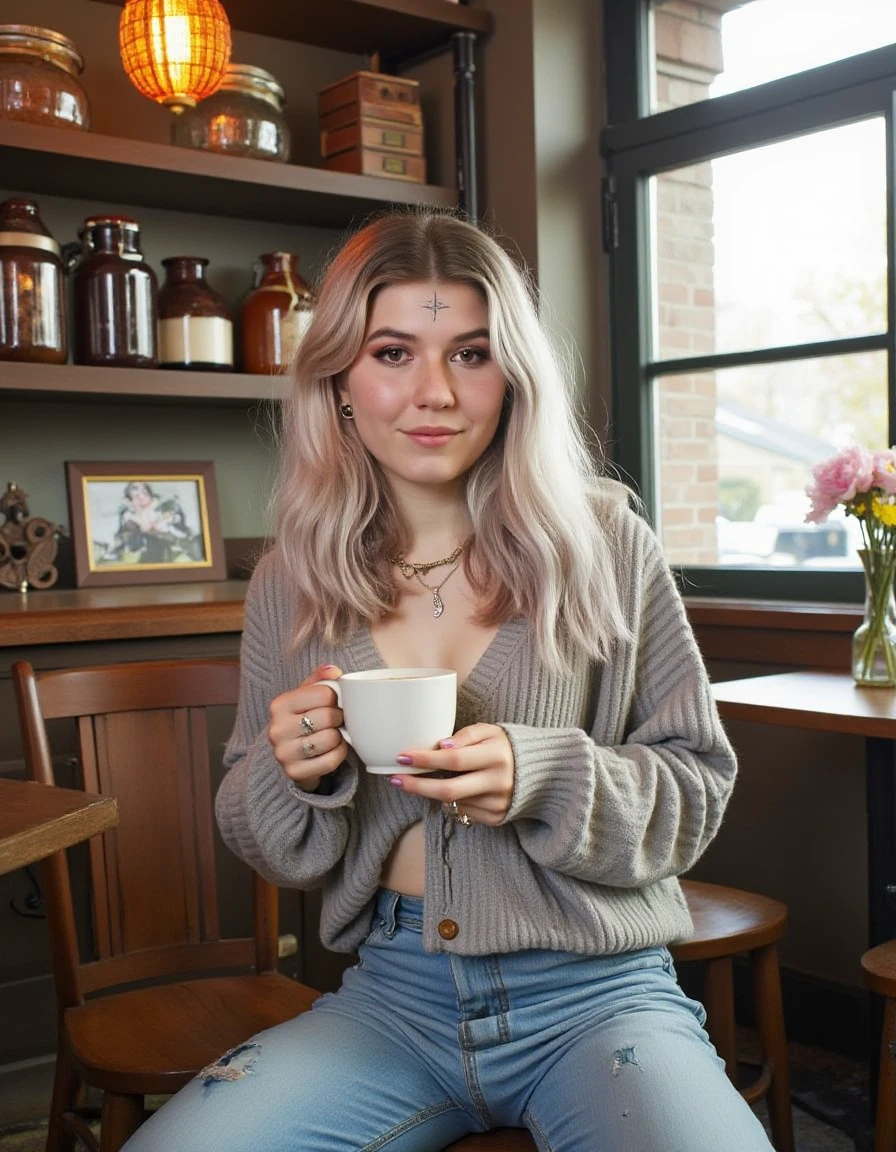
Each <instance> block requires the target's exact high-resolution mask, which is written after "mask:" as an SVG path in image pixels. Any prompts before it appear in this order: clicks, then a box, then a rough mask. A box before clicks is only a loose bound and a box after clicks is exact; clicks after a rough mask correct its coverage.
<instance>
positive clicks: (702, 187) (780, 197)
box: [651, 3, 896, 360]
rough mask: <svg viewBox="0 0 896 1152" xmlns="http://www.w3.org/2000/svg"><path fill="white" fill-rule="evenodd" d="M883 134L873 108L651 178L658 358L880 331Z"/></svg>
mask: <svg viewBox="0 0 896 1152" xmlns="http://www.w3.org/2000/svg"><path fill="white" fill-rule="evenodd" d="M894 9H896V3H894ZM885 143H886V142H885V127H884V120H883V117H875V118H874V119H870V120H863V121H860V122H858V123H855V124H849V125H846V126H845V127H841V128H831V129H828V130H826V131H823V132H814V133H812V134H810V135H806V136H800V137H797V138H795V139H793V140H787V141H783V142H781V143H777V144H770V145H766V146H764V147H761V148H753V149H750V150H749V151H745V152H737V153H734V154H733V155H731V156H722V157H718V158H716V159H714V160H712V161H707V162H705V163H703V164H698V165H694V166H692V167H688V168H678V169H675V170H673V171H670V172H665V173H663V174H662V175H660V176H656V177H654V178H653V180H652V188H651V197H652V206H653V220H654V237H655V243H654V259H653V278H652V283H653V293H654V307H653V315H654V326H655V328H654V346H655V348H656V358H657V359H660V360H665V359H674V358H678V357H681V356H691V355H701V354H706V353H711V352H738V351H744V350H745V349H750V348H769V347H775V346H778V345H784V344H802V343H808V342H811V341H815V340H833V339H837V338H842V337H848V336H866V335H872V334H877V333H881V332H884V331H886V267H887V243H886V163H885V157H886V146H885ZM833 157H836V162H833V161H832V158H833Z"/></svg>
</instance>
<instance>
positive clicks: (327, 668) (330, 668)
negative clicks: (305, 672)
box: [320, 664, 336, 672]
mask: <svg viewBox="0 0 896 1152" xmlns="http://www.w3.org/2000/svg"><path fill="white" fill-rule="evenodd" d="M320 670H321V672H335V671H336V665H335V664H321V666H320Z"/></svg>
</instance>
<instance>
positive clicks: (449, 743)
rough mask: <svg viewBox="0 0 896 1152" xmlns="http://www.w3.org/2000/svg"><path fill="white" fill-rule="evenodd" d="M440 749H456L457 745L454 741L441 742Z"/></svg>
mask: <svg viewBox="0 0 896 1152" xmlns="http://www.w3.org/2000/svg"><path fill="white" fill-rule="evenodd" d="M439 747H440V748H456V747H457V745H456V744H455V743H454V741H453V740H440V741H439Z"/></svg>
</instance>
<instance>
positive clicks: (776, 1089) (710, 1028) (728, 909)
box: [670, 880, 794, 1152]
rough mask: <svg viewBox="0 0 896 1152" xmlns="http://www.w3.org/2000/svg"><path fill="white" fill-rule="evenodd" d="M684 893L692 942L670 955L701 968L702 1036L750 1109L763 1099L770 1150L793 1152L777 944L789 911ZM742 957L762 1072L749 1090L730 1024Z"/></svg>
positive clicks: (719, 894) (701, 888)
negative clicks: (698, 962)
mask: <svg viewBox="0 0 896 1152" xmlns="http://www.w3.org/2000/svg"><path fill="white" fill-rule="evenodd" d="M681 887H682V891H683V892H684V895H685V898H686V900H687V902H688V908H689V909H690V913H691V917H692V918H693V921H694V935H693V936H691V937H689V938H688V939H687V940H684V941H683V942H682V943H680V944H675V945H674V946H673V947H672V948H671V949H670V951H671V953H672V956H673V958H674V959H675V962H676V964H678V963H686V962H689V961H691V960H701V961H703V962H704V963H705V970H704V979H703V992H702V997H701V998H702V1001H703V1006H704V1007H705V1008H706V1030H707V1032H708V1033H709V1036H710V1039H711V1040H712V1042H713V1044H714V1045H715V1048H716V1051H717V1052H718V1054H719V1055H720V1056H721V1058H722V1059H723V1060H724V1061H725V1070H726V1071H727V1073H728V1077H729V1079H730V1080H731V1082H732V1084H734V1086H735V1087H736V1088H738V1090H739V1091H740V1093H741V1095H742V1096H743V1097H744V1099H745V1100H746V1101H747V1102H748V1103H749V1104H755V1103H756V1101H757V1100H761V1099H763V1098H765V1100H766V1105H767V1107H768V1116H769V1123H770V1125H771V1130H772V1143H773V1145H774V1146H775V1148H776V1149H777V1152H793V1149H794V1144H793V1116H792V1113H791V1110H790V1063H789V1058H788V1054H787V1039H786V1036H785V1033H784V1008H783V1004H782V1001H781V975H780V972H779V970H778V947H777V945H778V941H779V940H780V939H781V938H782V937H783V935H784V933H785V931H786V929H787V908H786V906H785V905H784V904H781V903H780V902H779V901H778V900H772V899H770V898H769V897H768V896H760V895H758V894H757V893H755V892H745V891H743V890H742V889H740V888H725V887H723V886H722V885H720V884H704V883H702V882H701V881H699V880H682V882H681ZM741 953H746V954H747V956H748V957H749V961H750V974H751V977H752V983H753V1012H754V1015H755V1019H756V1031H757V1032H758V1034H759V1051H760V1054H761V1058H762V1067H761V1070H760V1073H759V1076H758V1077H757V1079H756V1080H754V1081H753V1083H752V1084H748V1085H746V1086H745V1087H744V1088H740V1085H739V1084H738V1077H737V1044H736V1040H737V1032H736V1026H735V1021H734V965H733V961H734V957H735V956H737V955H739V954H741Z"/></svg>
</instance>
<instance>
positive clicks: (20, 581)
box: [0, 482, 59, 592]
mask: <svg viewBox="0 0 896 1152" xmlns="http://www.w3.org/2000/svg"><path fill="white" fill-rule="evenodd" d="M0 513H2V514H3V516H4V517H5V520H4V523H3V524H0V587H3V588H11V589H13V590H14V591H19V592H27V591H28V589H29V588H52V587H53V585H54V584H55V583H56V581H57V580H58V579H59V572H58V571H57V569H56V567H55V565H54V564H53V561H54V560H55V559H56V553H57V551H58V550H59V545H58V543H57V541H56V534H57V532H58V531H59V525H58V524H53V523H51V522H50V521H49V520H44V519H43V518H42V517H40V516H31V515H30V513H29V510H28V493H27V492H25V491H24V490H23V489H22V488H20V487H19V486H18V485H17V484H13V483H12V482H10V483H8V484H7V485H6V491H5V492H4V494H3V495H2V496H0Z"/></svg>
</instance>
